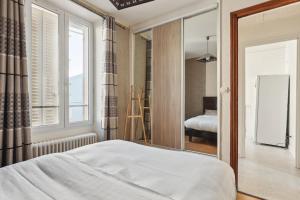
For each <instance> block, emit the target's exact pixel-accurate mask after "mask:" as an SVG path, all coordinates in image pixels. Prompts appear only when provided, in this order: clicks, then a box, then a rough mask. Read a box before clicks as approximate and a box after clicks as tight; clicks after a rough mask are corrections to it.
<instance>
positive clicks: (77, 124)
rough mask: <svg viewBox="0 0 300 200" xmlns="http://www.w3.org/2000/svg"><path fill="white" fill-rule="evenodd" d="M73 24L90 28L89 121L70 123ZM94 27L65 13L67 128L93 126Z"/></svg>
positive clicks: (88, 59) (88, 60)
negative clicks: (70, 41) (70, 46)
mask: <svg viewBox="0 0 300 200" xmlns="http://www.w3.org/2000/svg"><path fill="white" fill-rule="evenodd" d="M71 23H73V24H75V25H78V26H85V27H87V28H88V58H87V62H88V63H87V64H88V120H84V121H79V122H72V123H71V122H70V120H69V116H70V113H69V111H70V109H69V108H70V105H69V27H70V24H71ZM93 30H94V29H93V25H92V23H90V22H88V21H86V20H84V19H82V18H80V17H77V16H75V15H73V14H70V13H65V55H66V56H65V72H64V74H65V77H64V80H65V88H64V90H65V105H66V108H65V125H66V128H72V127H83V126H91V125H93V67H92V66H93V50H94V47H93V36H94V35H93Z"/></svg>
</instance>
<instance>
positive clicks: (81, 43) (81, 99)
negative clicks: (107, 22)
mask: <svg viewBox="0 0 300 200" xmlns="http://www.w3.org/2000/svg"><path fill="white" fill-rule="evenodd" d="M69 106H70V107H69V120H70V122H71V123H72V122H80V121H86V120H88V119H89V118H88V28H87V27H85V26H81V25H76V24H71V25H70V27H69Z"/></svg>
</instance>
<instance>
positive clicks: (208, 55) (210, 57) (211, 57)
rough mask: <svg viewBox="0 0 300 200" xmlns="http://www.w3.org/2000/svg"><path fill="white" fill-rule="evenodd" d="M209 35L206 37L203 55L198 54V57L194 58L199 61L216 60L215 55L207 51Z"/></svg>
mask: <svg viewBox="0 0 300 200" xmlns="http://www.w3.org/2000/svg"><path fill="white" fill-rule="evenodd" d="M210 37H212V36H207V37H206V54H204V55H202V56H200V57H199V58H197V59H196V60H197V61H199V62H202V63H209V62H214V61H217V57H216V56H214V55H212V54H211V53H209V49H208V41H209V39H210Z"/></svg>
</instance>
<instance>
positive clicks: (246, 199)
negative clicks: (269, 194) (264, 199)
mask: <svg viewBox="0 0 300 200" xmlns="http://www.w3.org/2000/svg"><path fill="white" fill-rule="evenodd" d="M236 200H261V199H258V198H255V197H251V196H248V195H245V194H242V193H238V194H237V198H236Z"/></svg>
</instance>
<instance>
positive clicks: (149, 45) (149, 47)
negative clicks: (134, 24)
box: [144, 40, 152, 139]
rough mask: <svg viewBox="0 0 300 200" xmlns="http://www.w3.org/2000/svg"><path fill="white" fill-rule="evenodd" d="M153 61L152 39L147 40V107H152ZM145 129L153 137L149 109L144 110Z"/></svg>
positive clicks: (149, 136) (145, 102) (148, 135)
mask: <svg viewBox="0 0 300 200" xmlns="http://www.w3.org/2000/svg"><path fill="white" fill-rule="evenodd" d="M151 61H152V41H151V40H147V42H146V81H145V101H144V104H145V107H150V103H151V102H150V100H151V96H150V95H151V80H152V78H151V76H152V75H151ZM144 122H145V131H146V135H147V137H148V139H150V138H151V113H150V110H149V109H145V111H144Z"/></svg>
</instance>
